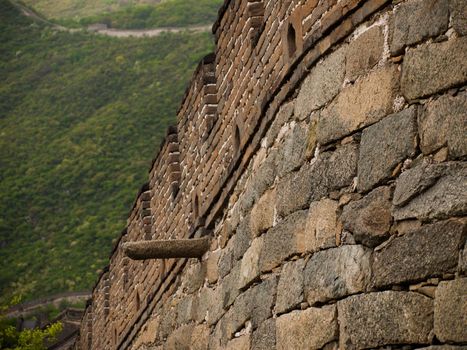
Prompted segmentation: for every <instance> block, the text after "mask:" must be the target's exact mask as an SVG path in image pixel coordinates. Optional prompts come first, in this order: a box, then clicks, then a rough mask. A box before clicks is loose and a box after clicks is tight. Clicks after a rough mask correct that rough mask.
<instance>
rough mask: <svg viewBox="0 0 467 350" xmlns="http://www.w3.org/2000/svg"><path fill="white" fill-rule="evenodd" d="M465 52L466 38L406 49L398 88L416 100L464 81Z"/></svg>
mask: <svg viewBox="0 0 467 350" xmlns="http://www.w3.org/2000/svg"><path fill="white" fill-rule="evenodd" d="M466 52H467V37H461V38H452V39H450V40H449V41H446V42H441V43H430V44H424V45H421V46H419V47H417V48H416V49H412V50H409V51H408V52H407V54H406V55H405V58H404V63H403V65H402V78H401V89H402V93H403V95H404V97H405V98H406V99H407V100H415V99H417V98H420V97H425V96H429V95H432V94H434V93H437V92H440V91H442V90H445V89H448V88H450V87H452V86H456V85H460V84H462V83H465V81H467V59H466ZM454 67H455V68H454Z"/></svg>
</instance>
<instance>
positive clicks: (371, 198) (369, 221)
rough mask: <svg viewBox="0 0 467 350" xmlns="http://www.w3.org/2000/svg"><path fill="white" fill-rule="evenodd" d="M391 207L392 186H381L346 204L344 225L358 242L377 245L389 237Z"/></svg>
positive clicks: (370, 245)
mask: <svg viewBox="0 0 467 350" xmlns="http://www.w3.org/2000/svg"><path fill="white" fill-rule="evenodd" d="M391 207H392V206H391V190H390V188H389V187H379V188H377V189H375V190H373V191H371V192H370V193H369V194H368V195H367V196H365V197H363V198H362V199H360V200H358V201H355V202H350V203H349V204H348V205H347V206H345V208H344V211H343V212H342V216H341V220H342V223H343V227H344V229H346V230H348V231H350V232H351V233H352V234H353V237H354V238H355V240H356V241H357V242H358V243H362V244H364V245H366V246H369V247H375V246H377V245H378V244H380V243H382V242H383V241H384V240H386V239H387V238H388V237H389V229H390V228H391V223H392V215H391Z"/></svg>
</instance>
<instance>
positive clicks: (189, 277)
mask: <svg viewBox="0 0 467 350" xmlns="http://www.w3.org/2000/svg"><path fill="white" fill-rule="evenodd" d="M205 276H206V269H205V267H204V266H203V265H202V264H201V263H200V262H195V263H193V264H191V265H190V266H189V267H188V271H187V273H186V274H185V275H184V278H183V279H182V288H183V289H184V290H185V291H186V292H187V293H189V294H191V293H194V292H196V291H197V290H198V289H200V288H201V287H202V286H203V283H204V277H205Z"/></svg>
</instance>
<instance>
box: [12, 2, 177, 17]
mask: <svg viewBox="0 0 467 350" xmlns="http://www.w3.org/2000/svg"><path fill="white" fill-rule="evenodd" d="M15 1H19V0H15ZM22 1H23V2H24V3H25V4H27V5H29V6H31V7H33V8H34V9H36V10H37V11H38V12H40V13H41V14H42V15H43V16H45V17H47V18H55V19H57V18H69V19H71V18H83V17H89V16H94V15H97V14H100V13H103V12H112V11H119V10H121V9H122V8H126V7H132V6H135V5H144V4H146V5H154V4H157V3H159V2H160V1H161V0H22ZM164 1H167V0H164ZM168 1H171V0H168Z"/></svg>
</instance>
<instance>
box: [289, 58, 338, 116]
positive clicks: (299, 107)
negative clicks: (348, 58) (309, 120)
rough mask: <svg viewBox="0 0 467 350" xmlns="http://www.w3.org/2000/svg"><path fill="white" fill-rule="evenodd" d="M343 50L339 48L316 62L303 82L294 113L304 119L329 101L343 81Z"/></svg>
mask: <svg viewBox="0 0 467 350" xmlns="http://www.w3.org/2000/svg"><path fill="white" fill-rule="evenodd" d="M344 74H345V52H344V50H342V49H340V50H337V51H336V52H333V53H332V54H331V55H329V56H328V57H326V58H325V59H324V60H323V61H322V62H320V63H318V64H317V65H316V67H315V68H313V70H312V71H311V72H310V74H309V75H308V77H307V78H306V79H305V81H304V82H303V84H302V86H301V88H300V92H299V93H298V97H297V100H296V103H295V115H296V116H298V118H299V119H304V118H306V117H308V116H309V114H310V113H311V112H312V111H313V110H316V109H318V108H320V107H322V106H324V105H325V104H326V103H328V102H329V101H331V100H332V99H333V98H334V97H335V96H336V95H337V93H338V92H339V90H340V88H341V86H342V83H343V82H344Z"/></svg>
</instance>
